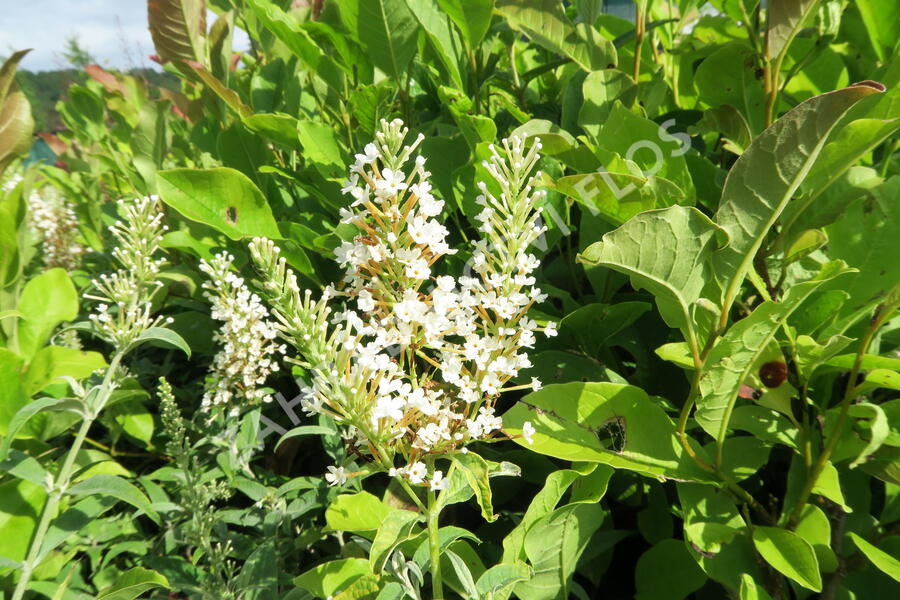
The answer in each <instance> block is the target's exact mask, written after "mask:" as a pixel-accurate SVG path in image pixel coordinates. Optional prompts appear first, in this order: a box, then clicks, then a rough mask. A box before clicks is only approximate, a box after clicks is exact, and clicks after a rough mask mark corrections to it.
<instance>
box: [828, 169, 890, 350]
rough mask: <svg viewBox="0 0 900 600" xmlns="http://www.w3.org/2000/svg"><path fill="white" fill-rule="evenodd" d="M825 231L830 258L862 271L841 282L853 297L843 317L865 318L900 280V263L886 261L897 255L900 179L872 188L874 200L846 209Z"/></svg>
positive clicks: (833, 287)
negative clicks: (886, 258) (889, 257)
mask: <svg viewBox="0 0 900 600" xmlns="http://www.w3.org/2000/svg"><path fill="white" fill-rule="evenodd" d="M826 232H827V233H828V239H829V242H828V255H829V257H831V258H832V259H840V260H844V261H846V263H847V264H848V265H850V266H851V267H855V268H857V269H859V273H855V274H853V275H851V276H849V277H848V278H847V279H846V280H844V281H842V282H841V285H840V288H839V289H841V290H844V291H846V292H847V293H849V295H850V297H849V299H848V300H847V302H846V303H845V304H844V306H843V307H842V310H841V311H840V312H841V315H842V316H845V315H853V316H854V318H855V319H859V318H864V317H866V316H868V313H869V312H870V310H871V309H872V308H874V306H875V305H877V304H878V303H880V302H881V301H882V299H883V298H884V295H885V294H886V293H887V292H888V291H890V289H891V288H892V287H893V286H895V285H896V284H897V282H898V281H900V261H895V260H885V257H887V256H892V255H893V254H895V253H896V247H897V239H898V237H900V176H894V177H892V178H890V179H889V180H888V181H887V182H885V183H884V184H883V185H881V186H879V187H877V188H875V189H873V190H872V192H871V197H869V198H861V199H859V200H857V201H855V202H853V203H852V204H850V205H849V206H844V207H843V211H842V215H841V217H840V218H839V219H838V220H837V221H836V222H835V223H834V224H832V225H830V226H829V227H827V228H826ZM829 288H830V289H835V288H837V286H835V285H831V286H829ZM837 333H840V332H837Z"/></svg>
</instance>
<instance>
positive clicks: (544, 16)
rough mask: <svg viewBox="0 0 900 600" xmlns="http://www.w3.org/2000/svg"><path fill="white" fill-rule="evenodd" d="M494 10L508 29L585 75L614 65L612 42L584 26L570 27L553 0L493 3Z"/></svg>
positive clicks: (614, 50) (520, 0)
mask: <svg viewBox="0 0 900 600" xmlns="http://www.w3.org/2000/svg"><path fill="white" fill-rule="evenodd" d="M496 10H497V12H499V13H500V14H501V15H503V16H504V17H505V18H506V20H507V22H508V23H509V26H510V27H512V28H513V29H516V30H517V31H520V32H522V33H524V34H525V35H527V36H528V37H529V38H531V39H532V41H534V43H536V44H538V45H540V46H543V47H544V48H547V49H548V50H550V51H551V52H556V53H557V54H561V55H563V56H566V57H568V58H571V59H572V60H573V61H575V63H576V64H578V66H580V67H581V68H582V69H584V70H585V71H595V70H597V69H605V68H607V67H608V66H609V65H615V64H616V63H617V62H618V59H617V57H616V49H615V47H614V46H613V44H612V42H610V41H609V40H608V39H606V38H603V37H600V36H599V35H597V32H596V31H595V30H593V28H591V29H588V27H590V25H588V24H585V23H580V24H579V26H578V27H576V26H574V25H573V24H572V22H571V21H570V20H569V18H568V17H567V16H566V13H565V11H564V7H563V5H562V4H561V3H559V2H557V1H556V0H497V2H496Z"/></svg>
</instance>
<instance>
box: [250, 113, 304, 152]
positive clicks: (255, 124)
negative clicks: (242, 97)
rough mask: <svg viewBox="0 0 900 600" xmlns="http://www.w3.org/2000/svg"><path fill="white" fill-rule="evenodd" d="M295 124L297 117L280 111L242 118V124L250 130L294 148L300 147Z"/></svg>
mask: <svg viewBox="0 0 900 600" xmlns="http://www.w3.org/2000/svg"><path fill="white" fill-rule="evenodd" d="M297 124H298V121H297V119H295V118H294V117H292V116H291V115H285V114H282V113H276V114H260V115H251V116H249V117H246V118H245V119H244V125H246V126H247V127H248V128H249V129H250V130H251V131H255V132H256V133H258V134H260V135H263V136H265V137H267V138H269V139H270V140H272V141H274V142H278V143H279V144H282V145H283V146H286V147H288V148H292V149H294V150H299V149H300V148H301V146H300V139H299V138H298V137H297Z"/></svg>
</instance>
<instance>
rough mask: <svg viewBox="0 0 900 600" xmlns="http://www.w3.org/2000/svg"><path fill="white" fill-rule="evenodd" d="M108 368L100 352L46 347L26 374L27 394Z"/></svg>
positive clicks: (37, 354)
mask: <svg viewBox="0 0 900 600" xmlns="http://www.w3.org/2000/svg"><path fill="white" fill-rule="evenodd" d="M105 366H106V360H105V359H104V358H103V355H102V354H100V353H99V352H86V351H84V350H78V349H76V348H65V347H63V346H44V347H43V348H41V349H40V350H38V351H37V352H36V353H35V355H34V358H32V359H31V364H30V365H28V371H27V373H26V374H25V392H26V393H27V394H28V395H29V396H31V395H32V394H34V393H35V392H38V391H40V390H41V389H43V388H44V387H45V386H46V385H48V384H50V383H59V381H60V378H61V377H74V378H75V379H82V378H84V377H87V376H88V375H90V374H91V373H93V372H94V371H96V370H97V369H102V368H103V367H105Z"/></svg>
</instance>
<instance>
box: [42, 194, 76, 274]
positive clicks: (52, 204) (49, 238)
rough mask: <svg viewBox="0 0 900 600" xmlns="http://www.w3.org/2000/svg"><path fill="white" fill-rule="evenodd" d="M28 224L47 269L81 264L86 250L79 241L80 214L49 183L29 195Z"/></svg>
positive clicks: (70, 268)
mask: <svg viewBox="0 0 900 600" xmlns="http://www.w3.org/2000/svg"><path fill="white" fill-rule="evenodd" d="M28 224H29V225H30V227H31V229H32V231H34V232H35V234H36V236H37V238H38V239H39V240H40V241H41V249H42V251H43V255H44V264H45V265H46V266H47V267H48V268H53V267H62V268H63V269H66V270H68V271H71V270H72V269H74V268H76V267H77V266H78V261H79V259H80V258H81V255H82V254H84V253H85V252H86V249H85V247H84V246H82V245H81V244H79V243H78V241H77V237H78V217H77V216H76V215H75V211H74V210H73V208H72V205H71V204H70V203H69V202H67V201H66V199H65V198H63V196H62V195H61V194H60V193H59V191H58V190H57V189H56V188H55V187H53V186H49V185H47V186H44V187H42V188H40V189H39V190H34V191H33V192H31V194H30V195H29V196H28Z"/></svg>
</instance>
